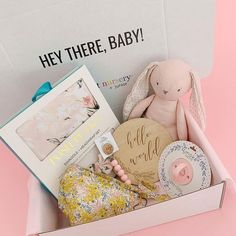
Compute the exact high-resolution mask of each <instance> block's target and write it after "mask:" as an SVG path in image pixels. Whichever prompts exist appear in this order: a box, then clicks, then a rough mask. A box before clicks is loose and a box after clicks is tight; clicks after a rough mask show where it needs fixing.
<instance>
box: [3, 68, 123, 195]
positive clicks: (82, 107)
mask: <svg viewBox="0 0 236 236" xmlns="http://www.w3.org/2000/svg"><path fill="white" fill-rule="evenodd" d="M118 124H119V122H118V120H117V119H116V117H115V115H114V113H113V112H112V110H111V108H110V106H109V105H108V103H107V102H106V100H105V98H104V97H103V95H102V93H101V92H100V90H99V88H98V87H97V84H96V82H95V81H94V80H93V78H92V77H91V75H90V73H89V72H88V70H87V68H86V67H85V66H83V67H81V68H80V69H76V70H75V71H74V72H73V73H72V74H70V75H69V76H68V77H67V78H66V79H64V80H63V81H62V82H60V83H59V84H58V85H57V86H56V87H55V88H53V89H52V90H51V91H50V92H49V93H47V94H46V95H44V96H43V97H41V98H40V99H39V100H37V101H36V102H35V103H34V104H32V105H31V106H29V107H28V108H26V109H25V110H23V111H22V112H21V113H20V114H19V115H18V116H16V117H15V118H14V119H12V120H11V121H10V122H9V123H7V124H6V125H5V126H4V127H3V128H2V129H1V130H0V136H1V138H2V139H3V141H4V142H5V143H6V144H7V145H8V146H9V147H10V148H11V149H12V150H13V152H14V153H15V154H16V155H17V156H18V157H19V158H20V159H21V160H22V161H23V162H24V164H25V165H26V166H27V167H28V168H29V169H30V170H31V171H32V173H33V174H34V175H35V176H36V177H37V178H38V179H40V180H41V182H42V183H43V184H44V185H45V186H46V188H48V190H49V191H50V192H51V193H52V194H53V195H54V196H55V197H57V192H58V185H59V178H60V176H61V174H62V173H63V171H64V170H65V168H66V167H67V166H68V165H70V164H72V163H75V162H80V163H81V165H82V166H84V167H88V165H90V164H92V163H93V162H95V161H96V159H97V155H98V149H97V147H96V146H95V140H96V139H97V138H98V137H100V136H101V135H103V134H104V133H107V132H110V131H112V130H113V129H114V128H116V127H117V126H118Z"/></svg>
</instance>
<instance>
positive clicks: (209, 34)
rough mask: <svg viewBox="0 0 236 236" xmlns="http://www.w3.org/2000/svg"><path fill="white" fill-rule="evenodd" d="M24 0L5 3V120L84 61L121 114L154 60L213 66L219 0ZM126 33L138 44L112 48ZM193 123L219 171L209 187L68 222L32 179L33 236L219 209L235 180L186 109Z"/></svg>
mask: <svg viewBox="0 0 236 236" xmlns="http://www.w3.org/2000/svg"><path fill="white" fill-rule="evenodd" d="M23 2H24V4H23ZM19 4H20V5H17V3H15V5H13V4H11V3H10V2H9V1H7V0H6V1H5V2H4V7H2V8H1V9H0V28H1V40H0V56H1V60H0V82H1V84H2V85H3V86H1V87H0V96H1V98H2V99H0V110H1V116H0V122H3V121H5V120H6V119H7V118H9V116H10V115H13V114H14V113H15V112H17V111H18V110H19V109H20V108H21V107H22V106H24V105H25V104H26V103H28V101H29V100H30V98H31V96H32V94H33V93H34V92H35V91H36V89H37V88H38V87H39V86H40V85H41V84H42V83H43V82H45V81H46V80H50V81H51V82H52V83H54V82H56V81H57V80H58V79H59V78H61V77H62V76H63V75H64V74H67V73H68V72H69V71H70V70H71V69H72V68H74V67H75V65H78V64H79V65H82V64H86V65H87V66H88V67H89V69H90V70H91V72H92V74H93V75H94V77H95V78H96V79H97V83H98V86H99V87H100V89H101V91H102V92H103V94H104V96H105V98H106V99H107V101H108V103H109V104H110V105H111V107H112V109H113V111H114V112H115V114H116V115H117V116H118V118H121V110H122V106H123V102H124V100H125V97H126V95H127V93H128V92H129V91H130V88H131V87H132V84H133V82H134V80H135V78H136V76H137V75H138V74H139V73H140V72H141V71H142V70H143V68H144V67H145V66H146V65H147V64H148V63H149V62H150V61H153V60H164V59H167V58H182V59H184V60H185V61H186V62H188V63H189V64H191V65H192V66H193V67H194V68H195V69H196V70H197V71H199V74H200V75H201V76H205V75H207V74H208V73H209V72H210V70H211V64H212V51H213V36H214V5H215V1H214V0H207V1H206V0H198V1H196V0H178V1H172V0H149V1H146V0H139V1H135V0H128V1H115V0H101V1H99V3H98V2H96V3H95V2H94V1H92V0H86V1H85V0H71V1H66V0H53V1H50V2H48V1H45V0H42V1H36V0H33V1H32V0H23V1H21V3H19ZM125 32H129V33H130V34H133V38H132V43H130V44H129V42H130V41H129V40H128V39H127V38H126V41H125V42H123V44H121V45H120V46H118V44H117V45H116V48H112V47H113V46H114V44H112V45H113V46H111V41H109V39H110V40H113V39H114V37H115V39H116V42H118V37H119V35H120V36H121V37H123V38H122V40H125V38H124V35H125ZM129 33H127V34H126V35H129ZM135 33H136V35H138V37H137V38H136V37H135ZM109 37H110V38H109ZM88 42H93V43H98V44H101V45H102V46H101V47H103V52H101V53H100V52H99V53H98V52H96V53H92V55H88V56H87V55H86V53H87V52H88V50H89V49H88V48H86V50H87V51H86V52H85V51H84V52H83V55H82V56H80V55H79V52H77V53H76V54H75V50H76V48H77V46H78V45H79V46H80V47H83V46H82V44H85V46H84V47H88ZM124 44H125V45H124ZM104 49H106V50H104ZM73 50H74V51H73ZM96 50H98V49H96ZM77 51H78V48H77ZM69 52H70V53H72V52H73V53H74V54H73V55H70V53H69ZM75 55H76V56H75ZM75 57H77V58H75ZM9 91H11V93H9ZM6 100H7V101H8V106H7V107H5V101H6ZM187 114H188V113H187ZM187 122H188V127H189V132H190V141H192V142H195V143H196V144H198V145H199V146H200V147H201V148H202V149H203V151H204V152H205V153H206V155H207V156H208V159H209V162H210V165H211V168H212V173H213V185H212V186H211V187H209V188H207V189H204V190H201V191H196V192H194V193H191V194H188V195H185V196H182V197H179V198H176V199H172V200H169V201H166V202H163V203H159V204H156V205H153V206H149V207H146V208H143V209H139V210H135V211H132V212H130V213H126V214H122V215H119V216H115V217H110V218H107V219H104V220H99V221H96V222H92V223H88V224H83V225H80V226H74V227H68V223H67V222H66V221H65V219H64V217H63V216H62V215H61V214H60V212H59V210H58V208H57V203H56V201H55V200H54V199H53V197H52V196H50V194H49V193H47V192H46V191H45V190H44V189H42V187H41V185H40V184H39V183H38V182H37V181H36V180H35V179H34V178H33V177H32V179H31V180H30V181H29V213H28V224H27V235H43V236H47V235H48V236H53V235H57V236H59V235H61V236H62V235H70V236H73V235H78V234H79V233H80V234H81V235H93V234H95V233H96V234H98V232H99V235H120V234H123V233H127V232H131V231H136V230H139V229H142V228H146V227H150V226H154V225H158V224H161V223H166V222H169V221H172V220H176V219H180V218H183V217H187V216H191V215H195V214H199V213H203V212H206V211H210V210H215V209H218V208H220V207H221V205H222V202H223V195H224V189H225V185H226V182H227V181H228V180H231V178H230V176H229V174H228V173H227V171H226V170H225V168H224V166H223V165H222V163H221V161H220V159H219V158H218V156H217V154H216V153H215V151H214V149H213V147H212V146H211V145H210V143H209V142H208V140H207V139H206V137H205V135H204V134H203V133H202V132H201V130H200V129H199V127H198V126H197V124H196V123H195V121H194V120H193V119H192V117H191V115H187ZM196 200H197V201H198V202H199V204H196ZM186 206H188V207H186ZM117 225H119V226H120V227H116V226H117ZM64 227H66V228H64ZM60 228H64V229H60Z"/></svg>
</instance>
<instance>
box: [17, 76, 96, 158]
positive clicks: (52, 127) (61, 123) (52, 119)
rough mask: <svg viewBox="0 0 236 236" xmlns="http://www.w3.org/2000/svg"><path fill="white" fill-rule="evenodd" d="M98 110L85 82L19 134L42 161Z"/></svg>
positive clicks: (39, 114)
mask: <svg viewBox="0 0 236 236" xmlns="http://www.w3.org/2000/svg"><path fill="white" fill-rule="evenodd" d="M98 109H99V105H98V104H97V102H96V100H95V99H94V97H93V95H92V94H91V92H90V91H89V90H88V87H87V86H86V84H85V82H84V81H83V80H82V79H81V80H78V81H77V83H75V84H73V85H72V86H71V87H69V88H68V89H66V90H65V91H64V92H63V93H61V94H60V95H58V96H57V97H56V98H55V99H54V100H53V101H51V102H50V103H49V104H47V105H46V106H45V107H44V108H43V109H42V110H41V111H39V112H38V113H37V114H36V115H34V116H33V117H32V118H31V119H29V120H28V121H26V122H25V123H24V124H23V125H21V126H20V127H19V128H18V129H17V130H16V132H17V134H18V135H19V136H20V137H21V138H22V139H23V140H24V142H25V143H26V144H27V146H28V147H29V148H30V149H31V150H32V151H33V152H34V154H35V155H36V156H37V157H38V158H39V160H41V161H42V160H44V159H45V158H46V157H47V156H48V155H49V154H50V153H51V152H52V151H53V150H54V149H55V148H56V147H58V146H59V145H60V144H61V143H62V142H63V141H64V140H65V139H66V138H68V137H69V136H70V135H71V134H72V132H74V131H75V130H76V129H77V128H78V127H79V126H80V125H81V124H83V123H84V122H85V121H86V120H87V119H88V118H89V117H90V116H92V115H93V114H94V113H95V112H96V111H97V110H98Z"/></svg>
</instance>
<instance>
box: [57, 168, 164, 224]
mask: <svg viewBox="0 0 236 236" xmlns="http://www.w3.org/2000/svg"><path fill="white" fill-rule="evenodd" d="M158 197H159V200H166V199H162V198H160V196H158ZM147 198H148V194H147V193H143V192H140V191H139V189H138V188H137V187H135V186H132V185H127V184H124V183H123V182H121V181H119V180H117V179H115V178H112V177H110V176H107V175H104V174H97V173H92V172H91V171H89V170H87V169H84V168H81V167H79V166H78V165H72V166H70V167H69V168H68V169H67V170H66V172H65V173H64V175H63V176H62V179H61V181H60V188H59V197H58V205H59V208H60V209H61V210H62V212H63V213H64V214H65V215H66V216H67V217H68V219H69V221H70V223H71V225H78V224H81V223H88V222H91V221H94V220H99V219H102V218H106V217H110V216H114V215H118V214H122V213H125V212H128V211H131V210H133V209H135V208H136V207H140V206H141V207H142V206H145V205H146V203H147ZM152 198H155V199H156V200H158V199H157V197H152Z"/></svg>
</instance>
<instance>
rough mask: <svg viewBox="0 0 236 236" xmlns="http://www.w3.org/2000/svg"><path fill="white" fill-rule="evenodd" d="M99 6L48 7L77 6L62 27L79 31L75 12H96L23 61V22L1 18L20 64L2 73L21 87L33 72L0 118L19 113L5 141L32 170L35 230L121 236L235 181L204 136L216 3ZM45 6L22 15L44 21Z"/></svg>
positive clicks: (180, 213)
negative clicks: (18, 27) (205, 80)
mask: <svg viewBox="0 0 236 236" xmlns="http://www.w3.org/2000/svg"><path fill="white" fill-rule="evenodd" d="M101 3H102V5H98V6H94V4H92V2H90V1H88V2H85V1H70V2H69V3H67V2H66V1H61V3H60V4H58V5H55V6H50V7H49V8H48V9H47V10H46V11H45V12H44V13H43V14H44V16H45V19H46V18H47V17H48V19H49V18H50V15H49V12H48V10H50V11H51V12H54V13H55V16H57V14H58V15H59V14H60V13H61V11H62V10H63V8H64V9H65V8H67V9H71V10H72V11H74V9H77V10H78V11H79V12H80V13H81V15H80V16H79V14H75V15H73V16H69V15H67V16H66V17H65V16H62V23H61V25H60V26H59V25H58V31H61V32H65V31H66V30H65V26H66V25H68V24H67V23H66V19H67V20H68V19H71V25H68V27H69V28H70V30H72V29H73V27H75V25H73V24H74V22H75V21H74V20H75V19H77V18H78V19H80V21H81V17H82V16H84V17H85V18H86V19H88V18H89V17H90V18H89V19H88V21H87V22H86V21H84V22H83V24H82V23H81V22H80V23H78V26H76V27H77V29H78V31H77V30H75V31H74V32H73V30H72V31H70V30H69V31H67V34H68V38H60V37H59V38H58V39H55V38H54V39H53V38H52V39H50V40H45V41H43V42H44V44H43V46H42V47H41V48H40V49H36V50H35V52H34V53H33V54H30V53H29V52H30V50H29V49H27V48H25V54H24V53H23V51H21V54H22V55H25V56H26V55H28V57H27V56H26V57H25V59H23V61H20V60H19V58H16V57H15V58H13V57H12V58H11V55H12V54H11V48H10V47H8V46H10V45H11V46H12V47H13V46H14V44H13V43H12V42H13V41H12V40H11V37H10V36H11V34H12V33H14V31H15V29H14V28H12V29H11V32H10V31H9V29H7V28H6V27H5V31H6V32H5V35H8V37H6V36H5V37H6V38H5V39H3V40H5V44H4V45H6V48H5V50H6V51H7V53H8V54H9V58H10V59H11V60H12V61H13V64H14V63H15V70H14V71H12V70H7V69H6V70H5V71H3V72H2V73H3V74H2V76H8V77H9V78H14V77H16V78H17V79H19V80H21V82H22V83H23V84H25V83H26V81H28V79H27V73H28V72H29V68H30V71H31V77H34V78H35V80H34V81H36V82H34V83H33V82H32V81H30V82H29V83H28V82H27V83H28V88H29V89H28V91H30V92H31V95H30V94H29V93H28V91H27V92H26V93H24V95H22V96H20V94H18V93H17V92H16V93H15V95H14V96H15V97H16V98H17V97H19V98H20V99H19V103H18V104H13V105H12V106H11V107H10V109H9V110H5V111H4V112H3V114H4V115H3V117H1V120H2V121H3V120H4V121H6V118H9V116H10V115H13V114H14V113H15V112H16V111H17V110H20V112H19V111H18V113H17V114H16V115H13V116H12V117H11V119H10V120H8V121H7V122H5V124H3V125H2V127H1V129H0V137H1V140H2V142H3V143H4V144H5V145H6V146H8V147H9V149H11V151H12V152H13V153H14V154H15V156H16V157H17V158H18V159H19V160H20V161H21V162H22V163H23V164H24V165H25V166H26V167H27V168H28V169H29V170H30V171H31V173H32V175H33V176H34V177H32V180H31V184H30V185H29V210H28V225H27V235H29V236H30V235H38V236H64V235H70V236H73V235H78V234H80V235H94V234H95V233H96V234H97V235H121V234H124V233H128V232H132V231H136V230H140V229H143V228H147V227H151V226H155V225H159V224H162V223H166V222H169V221H173V220H177V219H181V218H184V217H188V216H192V215H195V214H199V213H203V212H207V211H211V210H215V209H218V208H220V207H221V206H222V203H223V199H224V198H223V195H224V191H225V187H227V183H229V182H232V179H231V177H230V176H229V174H228V172H227V171H226V169H225V168H224V166H223V165H222V163H221V161H220V159H219V157H218V156H217V154H216V153H215V151H214V149H213V147H212V146H211V144H210V143H209V141H208V140H207V138H206V136H205V134H204V130H205V127H206V123H207V122H206V121H207V118H206V117H207V111H206V110H205V107H204V95H203V93H202V89H201V79H202V77H204V76H205V75H206V74H208V72H209V71H210V68H211V61H212V60H211V58H212V45H213V42H212V41H213V40H212V39H213V36H212V35H213V31H214V30H213V28H214V27H213V22H214V1H213V0H211V1H207V2H206V1H203V0H201V1H187V0H181V1H179V2H178V3H177V2H176V3H174V2H173V1H169V0H163V1H161V0H160V1H159V0H153V1H149V2H145V1H139V2H138V3H137V2H135V1H132V0H131V1H126V2H125V1H123V2H120V3H119V4H118V3H117V2H116V1H112V3H113V4H112V5H110V4H109V1H106V0H104V1H101ZM103 7H105V8H106V11H104V9H103ZM203 7H204V10H202V8H203ZM85 8H86V14H85V12H84V10H85ZM94 11H96V12H97V13H96V14H95V15H93V12H94ZM186 11H187V12H188V13H189V12H190V13H191V14H187V13H186ZM199 11H201V14H203V15H204V17H205V18H204V22H203V21H201V20H199V17H198V16H197V15H196V13H195V12H198V13H199ZM39 12H40V10H39V11H36V12H35V11H32V12H29V13H28V14H26V15H19V16H17V17H19V21H22V22H25V21H27V20H29V19H32V21H33V22H36V21H37V20H39V19H40V21H41V23H42V25H43V24H46V22H45V20H44V19H41V18H39V15H38V13H39ZM102 12H103V13H104V12H105V13H104V14H102ZM134 12H135V15H134V14H133V13H134ZM47 14H48V15H47ZM72 19H73V20H72ZM91 19H92V20H91ZM108 19H110V22H109V23H107V21H109V20H108ZM63 20H65V22H63ZM96 20H97V22H94V21H96ZM14 21H15V19H13V18H11V17H9V18H8V19H7V20H6V21H5V22H2V23H0V24H3V25H4V24H6V25H7V23H6V22H8V24H11V22H14ZM59 21H60V20H59ZM102 26H104V29H103V28H102ZM53 27H55V26H54V25H53V24H52V23H49V24H48V26H47V28H45V31H48V32H49V35H50V33H52V32H53V30H54V28H53ZM88 27H91V32H90V31H89V32H87V31H88ZM194 27H195V28H196V29H199V30H198V31H197V30H196V31H194V32H192V31H191V32H190V29H192V28H194ZM50 28H51V30H50ZM52 28H53V29H52ZM85 28H86V30H85ZM69 32H73V33H69ZM206 32H207V37H206V35H204V34H205V33H206ZM24 33H25V35H27V34H28V32H27V30H25V32H24ZM39 33H40V32H35V33H33V36H32V43H31V45H30V47H31V50H32V48H33V49H34V48H35V45H36V41H37V39H36V38H37V37H38V36H39ZM186 34H188V35H189V34H191V35H190V36H189V37H186ZM78 36H79V37H78ZM20 37H21V36H19V40H22V39H21V38H20ZM76 37H78V39H79V40H78V41H79V42H78V41H77V42H76V41H75V38H76ZM200 49H201V50H200ZM204 49H206V50H204ZM19 50H21V49H19ZM29 60H30V61H29ZM22 63H23V64H24V63H25V65H24V66H23V64H22ZM20 67H21V69H20ZM6 68H7V66H6ZM34 71H35V73H34ZM18 72H19V73H18ZM16 74H17V75H16ZM37 78H38V79H37ZM35 85H37V86H35ZM8 86H10V85H8ZM14 89H15V88H13V91H14ZM21 92H22V93H23V92H24V88H22V91H21ZM3 93H5V91H3ZM186 95H188V102H187V104H185V105H184V103H183V102H182V98H183V97H186ZM7 96H8V95H7V94H6V97H7ZM29 97H31V99H32V102H31V103H30V104H28V105H27V106H25V107H24V108H23V109H22V108H21V109H19V108H20V107H22V104H25V103H26V100H29ZM10 113H11V114H10ZM196 202H197V204H196ZM35 212H37V214H35ZM35 215H37V216H39V217H36V216H35ZM117 226H118V227H117Z"/></svg>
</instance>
